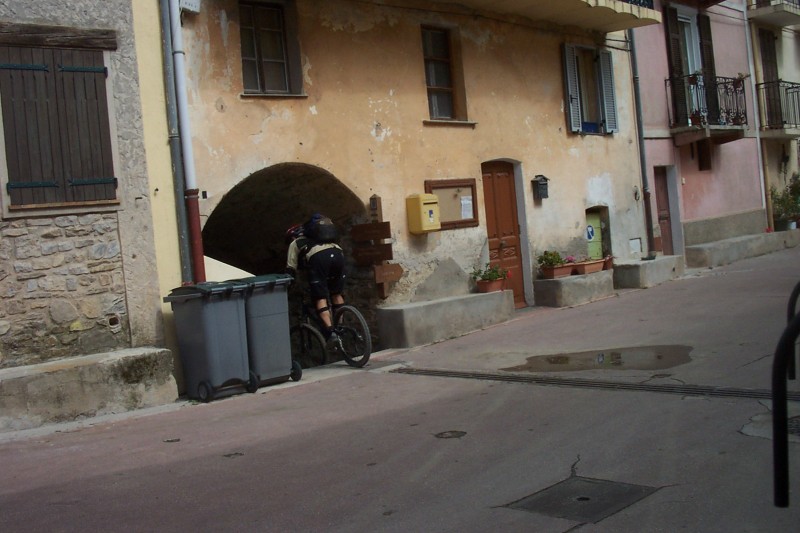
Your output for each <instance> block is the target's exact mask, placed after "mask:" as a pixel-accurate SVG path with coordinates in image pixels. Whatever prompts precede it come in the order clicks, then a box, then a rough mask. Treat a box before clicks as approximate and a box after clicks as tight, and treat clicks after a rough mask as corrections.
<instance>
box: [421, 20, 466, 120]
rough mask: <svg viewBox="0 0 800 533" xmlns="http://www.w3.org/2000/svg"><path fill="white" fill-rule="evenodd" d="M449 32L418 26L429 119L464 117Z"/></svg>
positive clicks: (457, 66) (453, 42)
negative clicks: (420, 35) (423, 62)
mask: <svg viewBox="0 0 800 533" xmlns="http://www.w3.org/2000/svg"><path fill="white" fill-rule="evenodd" d="M453 31H454V30H448V29H442V28H428V27H423V28H422V54H423V57H424V60H425V85H426V87H427V90H428V111H429V112H430V118H431V120H457V121H465V120H467V116H466V101H465V97H464V80H463V73H462V71H461V63H460V48H459V47H458V45H457V42H458V41H457V39H455V38H454V36H453Z"/></svg>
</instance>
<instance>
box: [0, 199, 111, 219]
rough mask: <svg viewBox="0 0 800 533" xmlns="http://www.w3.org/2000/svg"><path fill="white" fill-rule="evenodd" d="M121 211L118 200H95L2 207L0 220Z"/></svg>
mask: <svg viewBox="0 0 800 533" xmlns="http://www.w3.org/2000/svg"><path fill="white" fill-rule="evenodd" d="M120 209H121V202H120V200H118V199H117V200H97V201H93V202H74V203H73V202H70V203H53V204H27V205H4V206H3V213H2V217H0V219H2V220H10V219H15V218H25V217H32V216H36V217H39V216H62V215H78V214H82V213H87V212H93V213H111V212H115V211H119V210H120Z"/></svg>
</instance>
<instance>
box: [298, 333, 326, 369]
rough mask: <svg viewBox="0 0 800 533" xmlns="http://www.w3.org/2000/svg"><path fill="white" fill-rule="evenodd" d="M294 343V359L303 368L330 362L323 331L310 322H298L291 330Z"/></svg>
mask: <svg viewBox="0 0 800 533" xmlns="http://www.w3.org/2000/svg"><path fill="white" fill-rule="evenodd" d="M289 338H290V340H291V345H292V359H293V360H294V361H297V362H298V363H300V366H301V367H303V368H311V367H313V366H320V365H325V364H327V363H328V350H327V349H326V348H325V338H324V337H323V336H322V333H320V332H319V331H317V330H316V329H314V328H313V327H311V326H309V325H308V324H297V325H295V326H292V328H291V329H290V330H289Z"/></svg>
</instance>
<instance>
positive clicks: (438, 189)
mask: <svg viewBox="0 0 800 533" xmlns="http://www.w3.org/2000/svg"><path fill="white" fill-rule="evenodd" d="M425 192H426V193H428V194H435V195H436V196H437V197H438V198H439V218H440V221H441V224H442V230H447V229H456V228H469V227H473V226H477V225H478V205H477V203H476V201H475V200H476V198H475V180H474V179H463V180H458V179H453V180H425Z"/></svg>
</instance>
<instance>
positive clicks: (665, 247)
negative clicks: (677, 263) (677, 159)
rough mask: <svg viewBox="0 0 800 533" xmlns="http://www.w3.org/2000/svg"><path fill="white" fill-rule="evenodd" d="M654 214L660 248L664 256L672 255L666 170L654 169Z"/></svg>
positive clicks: (661, 168)
mask: <svg viewBox="0 0 800 533" xmlns="http://www.w3.org/2000/svg"><path fill="white" fill-rule="evenodd" d="M655 186H656V212H657V213H658V226H659V227H660V228H661V247H662V251H663V252H664V255H674V254H675V248H674V246H673V245H672V218H671V217H670V213H669V188H668V187H667V169H666V168H665V167H655Z"/></svg>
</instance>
